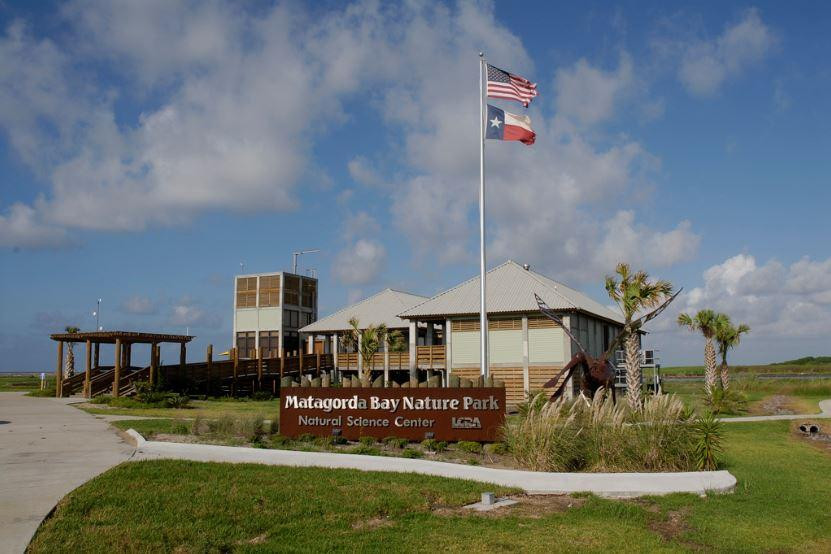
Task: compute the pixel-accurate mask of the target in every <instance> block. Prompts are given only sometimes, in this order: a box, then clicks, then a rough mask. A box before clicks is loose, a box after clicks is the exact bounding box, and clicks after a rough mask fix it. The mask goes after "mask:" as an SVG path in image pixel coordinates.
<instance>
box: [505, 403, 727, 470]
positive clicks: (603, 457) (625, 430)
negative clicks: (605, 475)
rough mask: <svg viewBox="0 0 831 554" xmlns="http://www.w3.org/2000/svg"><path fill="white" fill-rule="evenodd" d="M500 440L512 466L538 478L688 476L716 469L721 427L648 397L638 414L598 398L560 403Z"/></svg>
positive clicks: (531, 412) (528, 416)
mask: <svg viewBox="0 0 831 554" xmlns="http://www.w3.org/2000/svg"><path fill="white" fill-rule="evenodd" d="M532 405H537V403H536V402H532ZM503 434H504V436H505V443H506V444H507V445H508V449H509V450H510V452H511V454H512V455H513V458H514V460H515V461H516V463H517V465H518V466H519V467H523V468H527V469H532V470H536V471H599V472H608V471H692V470H696V469H700V468H706V469H715V468H716V467H717V466H718V465H719V459H718V457H719V453H720V439H721V437H720V429H719V426H718V425H717V424H714V425H707V420H704V421H702V420H701V419H698V418H696V417H694V416H693V415H692V413H691V412H690V411H689V410H688V409H686V408H685V407H684V404H683V402H682V401H681V400H680V399H678V398H677V397H675V396H673V395H661V396H648V397H646V400H645V402H644V404H643V407H642V408H640V407H639V408H637V409H633V408H632V407H631V406H630V405H629V404H628V403H623V402H619V403H617V404H613V403H612V400H611V398H609V397H608V395H605V394H603V391H598V393H597V394H596V395H595V397H594V399H593V400H592V401H591V402H586V401H585V400H584V399H582V398H578V399H575V400H566V399H562V398H561V399H559V400H557V401H556V402H551V403H545V404H544V405H542V406H540V407H538V408H532V409H528V410H526V412H525V415H524V416H519V417H516V418H513V419H511V420H509V421H508V422H507V423H506V424H505V427H504V428H503ZM702 445H703V446H702Z"/></svg>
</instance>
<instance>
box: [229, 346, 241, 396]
mask: <svg viewBox="0 0 831 554" xmlns="http://www.w3.org/2000/svg"><path fill="white" fill-rule="evenodd" d="M231 359H233V360H234V376H233V379H232V381H231V396H232V397H233V396H236V394H237V370H238V369H239V353H238V352H237V349H236V348H232V349H231Z"/></svg>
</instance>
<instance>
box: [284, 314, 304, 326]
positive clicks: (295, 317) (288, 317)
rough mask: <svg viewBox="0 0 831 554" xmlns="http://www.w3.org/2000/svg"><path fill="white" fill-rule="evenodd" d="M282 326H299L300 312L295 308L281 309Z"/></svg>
mask: <svg viewBox="0 0 831 554" xmlns="http://www.w3.org/2000/svg"><path fill="white" fill-rule="evenodd" d="M283 327H291V328H293V329H297V328H298V327H300V312H298V311H297V310H283Z"/></svg>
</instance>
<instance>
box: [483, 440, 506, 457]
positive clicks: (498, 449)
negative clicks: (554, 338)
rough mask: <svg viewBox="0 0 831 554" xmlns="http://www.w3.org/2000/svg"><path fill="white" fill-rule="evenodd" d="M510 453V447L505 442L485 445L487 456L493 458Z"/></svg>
mask: <svg viewBox="0 0 831 554" xmlns="http://www.w3.org/2000/svg"><path fill="white" fill-rule="evenodd" d="M507 453H508V447H507V446H505V443H504V442H493V443H490V444H486V445H485V454H489V455H491V456H501V455H503V454H507Z"/></svg>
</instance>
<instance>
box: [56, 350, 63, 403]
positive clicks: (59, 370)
mask: <svg viewBox="0 0 831 554" xmlns="http://www.w3.org/2000/svg"><path fill="white" fill-rule="evenodd" d="M62 388H63V341H62V340H59V341H58V365H56V366H55V396H56V397H58V398H60V397H61V393H62V392H63V391H61V389H62Z"/></svg>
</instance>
